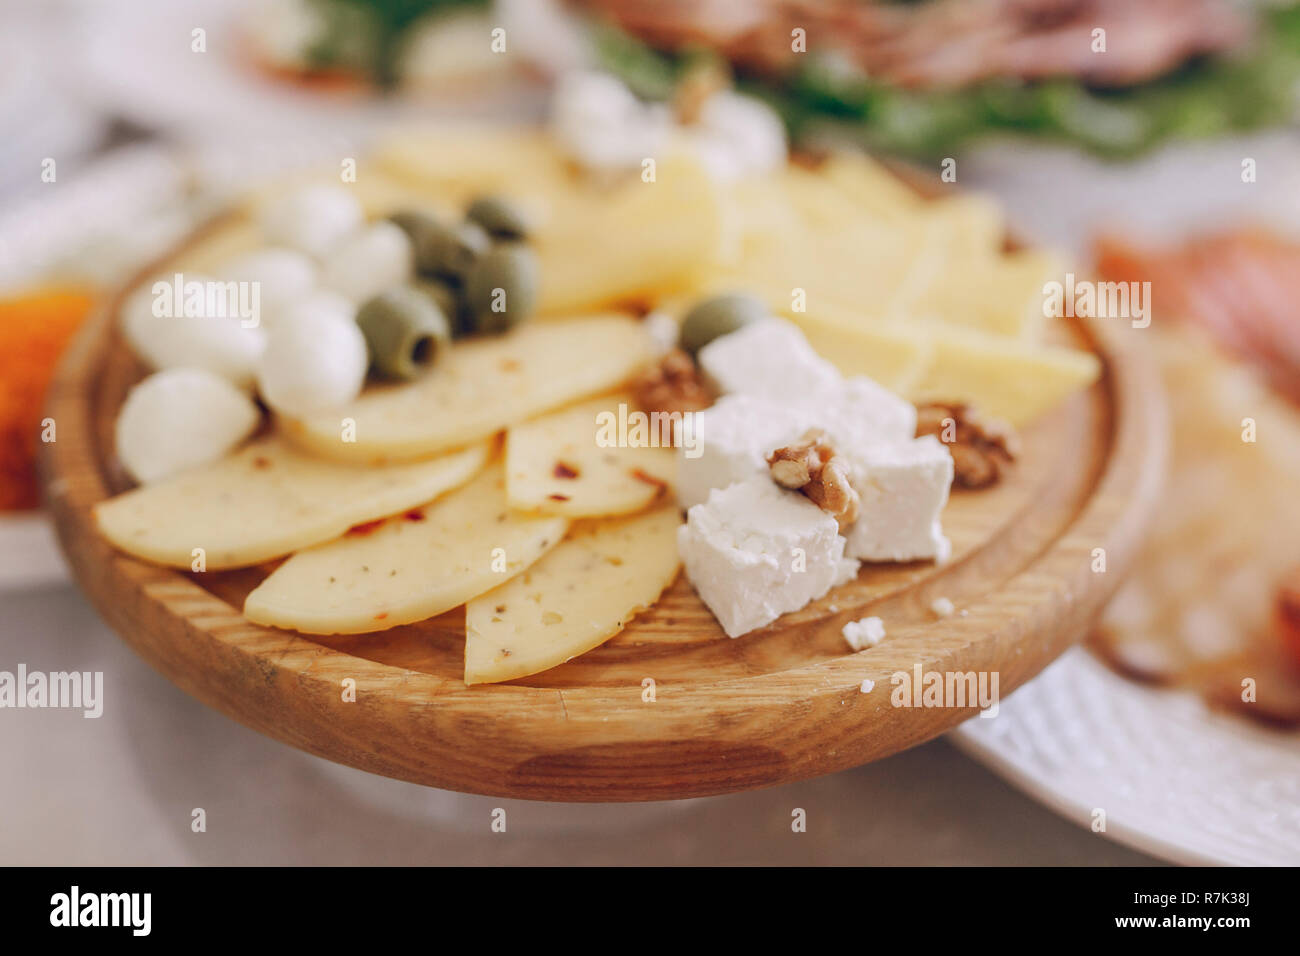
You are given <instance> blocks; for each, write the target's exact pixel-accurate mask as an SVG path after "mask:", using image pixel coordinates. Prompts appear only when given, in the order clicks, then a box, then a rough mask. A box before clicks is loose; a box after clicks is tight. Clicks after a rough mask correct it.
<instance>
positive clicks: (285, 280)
mask: <svg viewBox="0 0 1300 956" xmlns="http://www.w3.org/2000/svg"><path fill="white" fill-rule="evenodd" d="M221 277H222V278H223V279H233V280H234V281H236V282H252V283H256V287H255V288H256V289H257V302H258V305H259V307H260V311H259V318H270V319H271V320H272V321H274V319H275V317H276V316H277V315H279V314H280V313H281V312H283V311H285V310H286V309H287V308H289V307H291V306H292V305H293V303H294V302H295V301H297V300H298V299H300V298H302V297H303V296H305V295H307V294H309V293H310V292H311V291H312V289H313V288H315V286H316V263H315V262H314V261H312V259H311V257H310V256H308V255H307V254H306V253H302V252H299V251H298V250H296V249H286V248H284V247H282V246H268V247H267V248H265V249H258V250H256V251H255V252H250V253H248V254H246V255H242V256H239V257H238V258H237V259H234V260H232V261H230V262H228V263H227V264H226V265H225V267H224V268H222V270H221Z"/></svg>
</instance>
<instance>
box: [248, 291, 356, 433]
mask: <svg viewBox="0 0 1300 956" xmlns="http://www.w3.org/2000/svg"><path fill="white" fill-rule="evenodd" d="M368 365H369V358H368V356H367V354H366V339H365V336H363V335H362V334H361V329H359V328H358V327H357V324H356V322H354V321H353V320H352V319H351V318H346V319H345V318H341V317H339V316H336V315H331V314H328V313H321V314H319V315H317V316H315V317H313V318H311V319H310V320H307V319H305V318H304V319H303V320H302V321H287V322H285V323H283V324H281V325H278V326H276V327H275V328H273V329H272V330H271V331H270V333H269V334H268V335H267V341H266V352H265V354H264V355H263V356H262V364H261V368H260V369H259V371H258V376H257V385H258V388H259V390H260V391H261V393H262V397H263V398H264V399H266V402H267V404H268V405H270V406H271V407H272V408H274V409H275V410H276V411H277V412H283V413H284V414H286V415H290V416H293V417H302V416H304V415H310V414H313V413H315V412H320V411H325V410H328V409H330V408H337V407H338V406H340V405H346V404H347V403H348V402H350V401H352V399H354V398H356V397H357V395H358V394H359V393H360V392H361V386H362V384H363V383H364V382H365V378H366V367H367V366H368Z"/></svg>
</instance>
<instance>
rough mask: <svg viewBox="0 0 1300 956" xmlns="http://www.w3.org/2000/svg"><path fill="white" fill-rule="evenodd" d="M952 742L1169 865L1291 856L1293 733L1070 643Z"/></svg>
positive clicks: (1296, 744) (1296, 855) (1295, 803)
mask: <svg viewBox="0 0 1300 956" xmlns="http://www.w3.org/2000/svg"><path fill="white" fill-rule="evenodd" d="M950 739H951V740H952V741H953V742H954V743H956V744H957V745H958V746H959V747H960V748H961V749H962V750H964V751H966V752H967V753H968V754H970V755H971V756H973V757H974V758H975V759H977V760H979V761H980V762H982V763H984V764H985V765H986V766H988V767H989V768H991V769H992V770H994V771H996V772H997V773H999V774H1001V775H1002V776H1003V777H1005V778H1006V779H1007V780H1008V781H1010V782H1011V783H1013V784H1015V785H1016V786H1018V787H1020V788H1021V789H1022V790H1024V791H1025V792H1027V793H1029V794H1030V795H1031V796H1033V797H1035V798H1036V799H1038V800H1041V801H1042V802H1044V803H1045V804H1047V805H1048V806H1050V807H1052V808H1053V809H1054V810H1056V811H1057V812H1058V813H1061V814H1062V815H1063V816H1066V817H1068V818H1070V819H1072V820H1075V821H1076V822H1078V823H1080V824H1082V825H1084V826H1088V827H1091V826H1093V821H1094V819H1095V818H1096V811H1098V810H1102V811H1105V825H1106V829H1105V835H1106V836H1108V837H1110V838H1112V839H1115V840H1118V841H1119V842H1121V843H1124V844H1127V845H1128V846H1131V847H1134V848H1136V849H1139V850H1142V851H1144V852H1147V853H1151V854H1154V855H1156V856H1160V857H1163V858H1165V859H1167V860H1171V861H1173V862H1176V863H1186V864H1225V865H1254V866H1296V865H1300V734H1291V733H1282V732H1277V731H1270V730H1266V729H1262V728H1257V727H1255V726H1254V725H1252V724H1250V723H1248V722H1246V721H1245V720H1243V719H1241V718H1237V717H1232V716H1229V715H1226V714H1217V713H1213V712H1211V711H1209V710H1207V708H1206V707H1205V705H1204V704H1203V703H1202V702H1201V700H1200V698H1198V697H1196V696H1195V695H1192V694H1188V693H1183V692H1173V691H1169V692H1165V691H1156V690H1152V689H1149V688H1146V687H1142V686H1140V685H1138V684H1134V683H1132V682H1130V681H1128V680H1125V679H1124V678H1122V677H1119V676H1118V675H1116V674H1113V673H1112V672H1111V671H1109V670H1107V669H1106V667H1105V666H1104V665H1103V664H1101V663H1100V662H1099V661H1098V660H1097V659H1096V658H1094V657H1093V656H1092V655H1090V654H1089V653H1088V652H1087V651H1084V650H1082V649H1075V650H1073V651H1071V652H1069V653H1068V654H1066V655H1065V656H1064V657H1062V658H1061V659H1060V660H1059V661H1057V662H1056V663H1055V664H1053V665H1052V666H1051V667H1049V668H1048V669H1047V670H1045V671H1044V672H1043V673H1042V674H1040V675H1039V676H1038V677H1037V678H1035V679H1034V680H1033V681H1031V682H1030V683H1028V684H1026V685H1025V686H1024V687H1022V688H1020V689H1019V690H1018V691H1016V693H1015V694H1014V695H1013V696H1012V697H1010V698H1009V699H1007V700H1005V701H1003V702H1002V705H1001V709H1000V711H999V713H998V716H997V717H995V718H993V719H991V720H985V719H981V718H975V719H973V720H969V721H967V722H966V723H965V724H963V725H962V726H961V727H959V728H957V730H955V731H953V733H952V734H951V735H950Z"/></svg>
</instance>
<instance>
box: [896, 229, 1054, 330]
mask: <svg viewBox="0 0 1300 956" xmlns="http://www.w3.org/2000/svg"><path fill="white" fill-rule="evenodd" d="M1060 275H1061V263H1060V260H1059V259H1058V258H1057V257H1056V256H1055V255H1053V254H1052V253H1050V252H1045V251H1043V250H1039V249H1022V250H1017V251H1015V252H1011V253H1007V254H1006V255H1001V254H999V255H996V256H992V257H989V256H983V257H978V258H968V259H965V260H962V261H958V262H952V263H950V264H949V266H948V268H947V269H946V270H945V271H944V272H943V274H942V275H941V276H939V277H938V278H937V280H936V281H934V282H932V283H930V284H929V286H928V287H927V288H925V289H924V290H922V291H921V292H920V293H919V294H918V295H917V296H916V298H914V299H913V300H912V301H911V303H910V305H909V310H910V311H911V313H912V314H913V315H914V316H917V317H931V318H936V319H939V320H941V321H944V322H949V323H951V324H954V325H970V326H973V327H975V328H979V329H983V330H984V331H986V332H993V333H996V334H999V335H1009V336H1012V337H1015V338H1022V339H1026V340H1029V341H1036V340H1037V339H1038V338H1039V336H1040V335H1041V333H1042V330H1043V327H1044V325H1045V323H1046V316H1045V313H1044V311H1043V285H1044V284H1045V283H1046V282H1048V281H1049V280H1051V279H1052V278H1053V277H1059V276H1060Z"/></svg>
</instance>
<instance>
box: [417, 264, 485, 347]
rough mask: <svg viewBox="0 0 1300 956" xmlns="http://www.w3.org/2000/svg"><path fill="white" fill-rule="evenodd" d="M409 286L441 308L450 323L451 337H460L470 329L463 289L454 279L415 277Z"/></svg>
mask: <svg viewBox="0 0 1300 956" xmlns="http://www.w3.org/2000/svg"><path fill="white" fill-rule="evenodd" d="M411 288H413V289H415V290H417V291H418V292H421V293H423V294H424V295H427V296H428V297H429V298H430V299H432V300H433V301H434V303H435V304H436V305H437V306H438V308H439V309H441V310H442V314H443V315H445V316H446V317H447V322H448V323H449V324H450V325H451V337H452V338H460V337H461V336H462V335H466V334H467V333H468V332H469V331H470V329H471V323H470V322H469V314H468V313H469V310H468V309H467V308H466V307H465V296H464V290H463V288H462V287H461V286H460V285H459V283H456V282H454V281H449V280H447V279H426V278H423V277H416V278H415V279H413V280H412V281H411Z"/></svg>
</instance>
